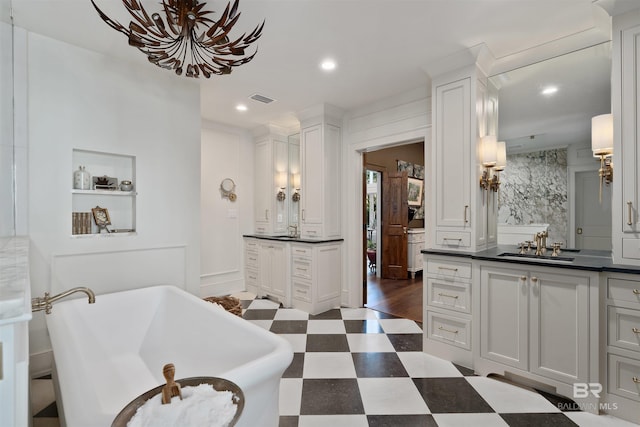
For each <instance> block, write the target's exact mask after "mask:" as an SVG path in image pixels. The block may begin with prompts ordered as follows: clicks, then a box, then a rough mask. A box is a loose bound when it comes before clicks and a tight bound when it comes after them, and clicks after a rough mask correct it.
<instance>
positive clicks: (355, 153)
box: [342, 125, 432, 307]
mask: <svg viewBox="0 0 640 427" xmlns="http://www.w3.org/2000/svg"><path fill="white" fill-rule="evenodd" d="M431 139H432V135H431V125H425V126H421V127H417V128H415V129H413V130H411V131H408V132H400V133H397V134H394V135H390V136H386V137H381V138H373V139H369V140H366V141H361V142H359V143H355V144H350V145H348V146H346V147H345V161H344V163H343V167H344V177H345V180H346V181H347V187H348V190H347V191H345V192H344V195H343V197H344V198H343V202H344V204H343V206H345V209H344V212H345V215H344V216H343V219H344V221H343V222H344V230H345V252H346V269H345V271H344V276H343V283H344V286H343V289H342V304H343V305H344V306H347V307H362V306H363V304H362V301H363V292H362V281H363V280H364V279H365V277H364V276H363V273H364V269H363V264H362V263H364V262H365V260H364V257H363V256H362V251H363V247H362V242H363V239H364V238H365V235H364V231H363V230H362V209H363V203H364V200H363V199H364V195H363V193H364V191H362V188H363V177H364V153H365V152H367V151H376V150H381V149H384V148H390V147H396V146H400V145H407V144H415V143H419V142H424V147H425V148H424V164H425V166H426V165H430V164H431V157H432V156H431V151H432V145H431ZM425 181H427V180H426V176H425ZM425 184H426V182H425ZM429 191H430V189H429V187H428V186H427V185H425V194H429ZM426 228H427V224H426V223H425V229H426Z"/></svg>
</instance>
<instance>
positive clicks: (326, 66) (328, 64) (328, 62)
mask: <svg viewBox="0 0 640 427" xmlns="http://www.w3.org/2000/svg"><path fill="white" fill-rule="evenodd" d="M320 68H322V69H323V70H324V71H333V70H335V69H336V61H334V60H333V59H325V60H324V61H322V63H321V64H320Z"/></svg>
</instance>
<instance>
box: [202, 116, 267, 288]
mask: <svg viewBox="0 0 640 427" xmlns="http://www.w3.org/2000/svg"><path fill="white" fill-rule="evenodd" d="M253 158H254V142H253V139H252V137H251V134H250V133H249V132H247V131H244V130H241V129H236V128H232V127H228V126H222V125H217V124H215V123H210V122H204V123H203V129H202V156H201V162H202V166H201V171H202V174H201V188H202V192H201V199H200V209H201V217H200V224H201V226H200V232H201V235H200V238H201V240H200V248H201V249H200V264H201V265H200V271H201V276H200V293H201V295H202V296H214V295H225V294H229V293H233V292H235V291H240V290H244V289H245V288H244V269H243V265H244V249H243V248H244V244H243V241H242V235H243V234H251V233H252V231H253V212H254V208H253V204H254V202H253V199H254V197H253V194H254V167H253V164H254V160H253ZM225 178H231V179H232V180H233V181H234V182H235V184H236V194H237V196H238V198H237V199H236V201H235V202H231V201H229V200H228V199H225V198H222V197H221V194H220V182H221V181H222V180H223V179H225Z"/></svg>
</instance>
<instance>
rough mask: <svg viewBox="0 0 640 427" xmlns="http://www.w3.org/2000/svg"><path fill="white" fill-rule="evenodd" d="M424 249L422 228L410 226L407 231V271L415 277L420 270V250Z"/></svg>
mask: <svg viewBox="0 0 640 427" xmlns="http://www.w3.org/2000/svg"><path fill="white" fill-rule="evenodd" d="M423 249H424V228H410V229H409V231H408V232H407V271H408V272H409V273H411V278H412V279H415V277H416V273H417V272H418V271H422V268H423V267H422V264H423V262H422V252H421V251H422V250H423Z"/></svg>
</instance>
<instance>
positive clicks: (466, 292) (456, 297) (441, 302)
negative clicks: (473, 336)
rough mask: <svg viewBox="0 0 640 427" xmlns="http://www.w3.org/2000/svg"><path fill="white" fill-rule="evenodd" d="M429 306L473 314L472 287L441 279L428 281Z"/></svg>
mask: <svg viewBox="0 0 640 427" xmlns="http://www.w3.org/2000/svg"><path fill="white" fill-rule="evenodd" d="M427 305H430V306H432V307H440V308H444V309H447V310H453V311H459V312H461V313H471V285H469V284H468V283H460V282H452V281H449V280H441V279H433V278H429V279H427Z"/></svg>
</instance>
